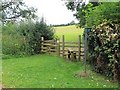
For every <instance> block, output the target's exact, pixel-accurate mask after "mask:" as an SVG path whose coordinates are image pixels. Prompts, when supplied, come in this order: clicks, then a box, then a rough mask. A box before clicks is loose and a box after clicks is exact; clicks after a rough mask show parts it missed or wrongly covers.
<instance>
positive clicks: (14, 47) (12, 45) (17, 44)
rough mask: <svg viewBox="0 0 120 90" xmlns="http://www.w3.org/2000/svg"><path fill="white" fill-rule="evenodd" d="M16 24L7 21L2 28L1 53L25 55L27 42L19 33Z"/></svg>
mask: <svg viewBox="0 0 120 90" xmlns="http://www.w3.org/2000/svg"><path fill="white" fill-rule="evenodd" d="M16 30H17V25H16V24H12V23H9V24H7V25H6V26H3V28H2V53H3V54H5V55H10V56H24V55H27V54H28V53H27V51H26V49H25V48H27V43H25V41H24V37H23V36H21V35H20V34H19V32H17V31H16Z"/></svg>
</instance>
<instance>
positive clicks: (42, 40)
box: [41, 37, 44, 52]
mask: <svg viewBox="0 0 120 90" xmlns="http://www.w3.org/2000/svg"><path fill="white" fill-rule="evenodd" d="M43 44H44V37H41V52H43V47H44V46H43Z"/></svg>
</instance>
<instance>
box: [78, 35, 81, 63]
mask: <svg viewBox="0 0 120 90" xmlns="http://www.w3.org/2000/svg"><path fill="white" fill-rule="evenodd" d="M78 39H79V40H78V61H80V59H81V35H79V36H78Z"/></svg>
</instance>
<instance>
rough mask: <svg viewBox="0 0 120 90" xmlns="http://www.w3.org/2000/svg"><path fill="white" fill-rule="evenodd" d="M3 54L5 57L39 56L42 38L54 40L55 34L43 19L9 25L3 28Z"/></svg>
mask: <svg viewBox="0 0 120 90" xmlns="http://www.w3.org/2000/svg"><path fill="white" fill-rule="evenodd" d="M2 31H3V32H2V52H3V55H5V56H9V55H10V56H24V55H33V54H39V53H40V48H41V37H44V38H45V39H53V36H54V32H53V29H52V28H51V27H50V26H47V24H46V23H45V22H44V19H43V18H42V19H41V20H40V21H37V22H32V21H28V22H21V23H19V24H13V23H8V24H6V25H5V26H3V28H2Z"/></svg>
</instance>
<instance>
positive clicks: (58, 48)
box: [56, 39, 60, 56]
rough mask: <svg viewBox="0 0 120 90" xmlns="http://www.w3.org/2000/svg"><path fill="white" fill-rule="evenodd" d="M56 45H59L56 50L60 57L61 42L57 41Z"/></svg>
mask: <svg viewBox="0 0 120 90" xmlns="http://www.w3.org/2000/svg"><path fill="white" fill-rule="evenodd" d="M56 45H57V49H56V50H57V55H58V56H60V40H59V39H58V40H57V44H56Z"/></svg>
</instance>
